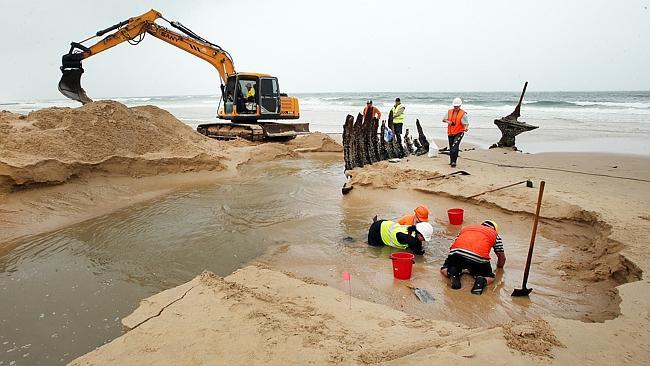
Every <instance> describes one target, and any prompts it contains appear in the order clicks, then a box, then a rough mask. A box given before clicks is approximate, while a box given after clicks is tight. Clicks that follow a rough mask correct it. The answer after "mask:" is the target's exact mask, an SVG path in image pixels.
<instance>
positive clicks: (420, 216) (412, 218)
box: [397, 205, 429, 225]
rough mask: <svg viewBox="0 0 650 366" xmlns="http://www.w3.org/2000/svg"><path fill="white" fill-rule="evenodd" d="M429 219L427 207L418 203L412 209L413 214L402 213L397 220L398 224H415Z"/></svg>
mask: <svg viewBox="0 0 650 366" xmlns="http://www.w3.org/2000/svg"><path fill="white" fill-rule="evenodd" d="M428 221H429V209H428V208H427V206H424V205H420V206H418V207H416V208H415V210H413V214H411V215H404V216H402V217H400V218H399V220H397V223H398V224H400V225H416V224H417V223H420V222H428Z"/></svg>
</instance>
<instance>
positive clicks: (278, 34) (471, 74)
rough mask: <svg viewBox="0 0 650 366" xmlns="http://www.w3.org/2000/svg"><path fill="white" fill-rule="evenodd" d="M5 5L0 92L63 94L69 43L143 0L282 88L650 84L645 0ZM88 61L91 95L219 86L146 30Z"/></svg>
mask: <svg viewBox="0 0 650 366" xmlns="http://www.w3.org/2000/svg"><path fill="white" fill-rule="evenodd" d="M0 4H1V8H2V23H1V25H0V27H2V34H3V45H2V48H3V52H2V57H0V76H1V77H0V83H1V85H2V86H1V88H0V102H2V101H12V100H25V99H41V98H59V97H60V94H59V93H58V91H57V88H56V86H57V83H58V80H59V78H60V75H61V74H60V71H59V66H60V59H61V55H62V54H64V53H66V52H67V51H68V48H69V43H70V42H71V41H80V40H82V39H84V38H86V37H87V36H89V35H91V34H94V33H95V32H96V31H98V30H99V29H103V28H106V27H108V26H110V25H112V24H115V23H117V22H119V21H122V20H126V19H128V18H130V17H133V16H136V15H140V14H142V13H144V12H146V11H148V10H149V9H151V8H154V9H156V10H158V11H160V12H161V13H162V14H163V16H165V17H166V18H167V19H170V20H177V21H180V22H181V23H183V24H184V25H186V26H187V27H189V28H191V29H192V30H193V31H195V32H196V33H198V34H199V35H201V36H203V37H204V38H206V39H208V40H210V41H212V42H213V43H216V44H218V45H220V46H222V47H223V48H224V49H226V50H227V51H229V52H230V54H231V55H232V57H233V58H234V61H235V67H236V69H237V70H238V71H253V72H263V73H269V74H272V75H275V76H277V77H278V78H279V80H280V87H281V89H282V90H283V91H284V92H288V93H300V92H335V91H359V92H362V91H395V92H406V91H498V90H519V89H520V88H521V85H522V82H523V81H525V80H528V81H530V88H529V90H535V91H543V90H549V91H556V90H562V91H565V90H566V91H571V90H648V89H650V66H649V65H650V10H648V8H649V7H650V0H629V1H612V0H607V1H566V0H545V1H539V0H537V1H523V0H522V1H500V0H490V1H478V0H477V1H451V0H450V1H405V0H402V1H353V0H347V1H338V0H329V1H318V2H317V1H299V0H296V1H288V0H287V1H284V0H283V1H272V0H267V1H242V0H239V1H234V0H233V1H228V0H227V1H216V0H212V1H134V0H130V1H126V0H124V1H123V0H112V1H81V0H77V1H63V0H60V1H51V0H47V1H45V0H43V1H36V0H32V1H29V0H23V1H10V0H0ZM160 24H163V23H160ZM96 40H98V39H95V40H93V42H94V41H96ZM91 44H92V42H91V43H86V45H91ZM84 69H85V70H86V72H85V74H84V78H83V79H82V85H83V86H84V88H85V89H86V91H87V92H88V94H89V95H90V96H91V97H111V96H150V95H185V94H216V93H217V92H218V90H219V89H218V85H219V81H218V80H219V79H218V75H217V73H216V71H215V70H214V69H213V68H212V66H211V65H209V64H208V63H206V62H204V61H202V60H200V59H198V58H195V57H193V56H191V55H189V54H187V53H184V52H183V51H181V50H179V49H177V48H175V47H173V46H170V45H168V44H166V43H163V42H162V41H160V40H158V39H156V38H154V37H152V36H148V37H147V38H146V39H145V40H144V41H143V42H142V43H141V44H140V45H138V46H131V45H128V44H126V43H124V44H122V45H120V46H118V47H115V48H113V49H110V50H108V51H105V52H103V53H101V54H98V55H95V56H93V57H91V58H89V59H87V60H85V61H84Z"/></svg>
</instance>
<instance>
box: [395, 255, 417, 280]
mask: <svg viewBox="0 0 650 366" xmlns="http://www.w3.org/2000/svg"><path fill="white" fill-rule="evenodd" d="M390 259H392V260H393V276H394V277H395V278H397V279H398V280H408V279H409V278H411V272H412V271H413V263H415V260H414V259H415V256H414V255H413V254H411V253H406V252H397V253H393V254H391V255H390Z"/></svg>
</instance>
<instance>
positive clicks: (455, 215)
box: [447, 208, 463, 225]
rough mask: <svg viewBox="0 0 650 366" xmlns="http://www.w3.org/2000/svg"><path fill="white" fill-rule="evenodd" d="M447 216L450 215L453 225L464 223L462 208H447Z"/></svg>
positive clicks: (450, 221)
mask: <svg viewBox="0 0 650 366" xmlns="http://www.w3.org/2000/svg"><path fill="white" fill-rule="evenodd" d="M447 216H449V223H450V224H452V225H460V224H462V223H463V209H462V208H450V209H449V210H447Z"/></svg>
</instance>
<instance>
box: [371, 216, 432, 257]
mask: <svg viewBox="0 0 650 366" xmlns="http://www.w3.org/2000/svg"><path fill="white" fill-rule="evenodd" d="M432 237H433V226H431V224H430V223H428V222H420V223H417V224H415V225H400V224H398V223H397V222H395V221H390V220H377V216H375V217H374V218H373V223H372V224H371V225H370V228H369V229H368V245H372V246H374V247H377V246H382V245H388V246H390V247H393V248H397V249H407V248H408V249H410V250H411V251H412V252H413V254H417V255H422V254H424V243H425V242H428V241H430V240H431V238H432Z"/></svg>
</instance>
